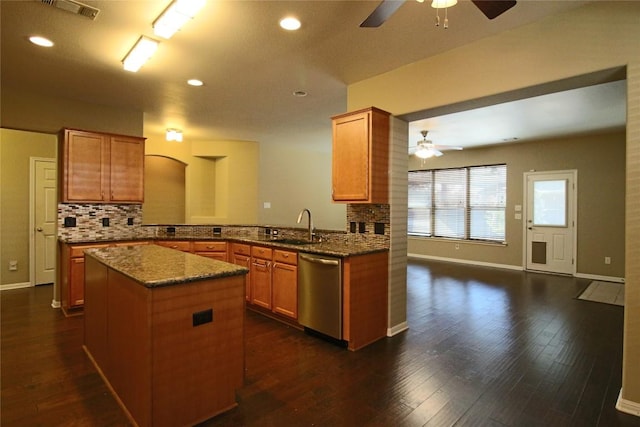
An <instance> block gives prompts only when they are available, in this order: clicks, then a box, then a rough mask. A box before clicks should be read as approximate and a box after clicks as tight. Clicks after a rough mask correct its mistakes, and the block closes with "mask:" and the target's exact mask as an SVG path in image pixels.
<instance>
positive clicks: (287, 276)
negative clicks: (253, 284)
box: [273, 262, 298, 319]
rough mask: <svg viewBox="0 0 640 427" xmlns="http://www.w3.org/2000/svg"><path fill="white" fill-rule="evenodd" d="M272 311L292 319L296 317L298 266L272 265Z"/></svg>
mask: <svg viewBox="0 0 640 427" xmlns="http://www.w3.org/2000/svg"><path fill="white" fill-rule="evenodd" d="M273 311H274V312H275V313H278V314H282V315H284V316H288V317H291V318H293V319H297V318H298V267H296V266H295V265H290V264H283V263H280V262H278V263H275V264H274V265H273Z"/></svg>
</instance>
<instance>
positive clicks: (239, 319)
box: [84, 245, 247, 426]
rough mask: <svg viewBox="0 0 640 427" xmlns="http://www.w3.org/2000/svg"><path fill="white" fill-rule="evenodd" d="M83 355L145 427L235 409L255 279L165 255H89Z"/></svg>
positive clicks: (124, 249) (130, 249)
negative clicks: (249, 285) (247, 302)
mask: <svg viewBox="0 0 640 427" xmlns="http://www.w3.org/2000/svg"><path fill="white" fill-rule="evenodd" d="M86 255H87V256H86V266H85V292H86V296H85V307H84V310H85V311H84V316H85V332H84V333H85V338H84V348H85V351H86V352H87V354H88V355H89V357H90V358H91V360H92V361H93V363H94V364H95V366H96V367H97V368H98V370H99V372H100V374H101V375H102V377H103V378H104V380H105V381H106V382H107V385H108V386H109V387H110V389H111V390H112V392H113V393H114V394H115V396H116V397H117V400H118V401H119V403H120V404H121V406H122V407H123V408H124V409H125V411H126V412H127V414H128V415H129V417H130V418H131V419H132V421H134V422H135V424H136V425H139V426H177V425H194V424H197V423H199V422H202V421H204V420H206V419H209V418H211V417H213V416H215V415H217V414H219V413H221V412H224V411H226V410H228V409H231V408H233V407H234V406H236V401H235V392H236V390H237V389H239V388H240V387H242V385H243V371H244V343H243V340H244V298H245V296H244V290H245V275H246V273H247V269H246V268H244V267H241V266H237V265H234V264H229V263H225V262H221V261H216V260H212V259H208V258H205V257H200V256H197V255H193V254H188V253H183V252H180V251H176V250H173V249H167V248H163V247H160V246H157V245H138V246H121V247H105V248H99V249H91V250H88V251H86Z"/></svg>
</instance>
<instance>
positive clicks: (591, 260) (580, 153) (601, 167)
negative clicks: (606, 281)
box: [408, 132, 625, 278]
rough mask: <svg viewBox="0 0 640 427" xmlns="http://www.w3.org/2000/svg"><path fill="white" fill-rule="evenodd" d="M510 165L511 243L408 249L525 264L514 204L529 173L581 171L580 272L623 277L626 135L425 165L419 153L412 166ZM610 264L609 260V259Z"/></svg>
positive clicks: (538, 144)
mask: <svg viewBox="0 0 640 427" xmlns="http://www.w3.org/2000/svg"><path fill="white" fill-rule="evenodd" d="M497 163H505V164H506V165H507V210H506V213H507V214H506V242H507V246H502V245H487V244H479V243H467V242H458V241H456V242H455V243H457V244H458V247H459V249H455V245H454V242H452V241H447V240H443V239H428V238H418V237H414V238H409V245H408V252H409V254H415V255H427V256H434V257H444V258H452V259H462V260H467V261H477V262H482V263H489V264H498V265H505V266H514V267H522V265H523V249H524V246H523V223H522V220H516V219H515V215H514V212H515V206H516V205H521V206H524V205H526V203H525V202H526V201H525V200H524V199H523V197H524V195H523V193H524V183H523V176H524V173H525V172H529V171H532V170H535V171H538V172H540V171H552V170H573V169H575V170H577V171H578V180H577V184H578V206H577V213H578V217H577V219H578V221H577V240H578V246H577V272H578V273H581V274H590V275H600V276H608V277H611V278H622V277H624V264H625V263H624V208H625V205H624V190H625V133H624V132H617V133H607V134H599V135H590V136H582V137H572V138H562V139H555V140H544V141H535V142H528V143H519V144H509V145H502V146H494V147H487V148H480V149H472V150H465V151H461V152H448V153H446V155H444V156H442V157H439V158H436V159H430V160H428V161H426V162H425V165H424V166H423V165H422V162H421V161H420V160H418V159H416V158H415V157H412V158H410V160H409V169H410V170H420V169H441V168H450V167H464V166H474V165H490V164H497ZM605 256H608V257H611V260H612V262H611V264H610V265H605V264H604V257H605Z"/></svg>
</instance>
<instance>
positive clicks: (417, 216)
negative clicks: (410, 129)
mask: <svg viewBox="0 0 640 427" xmlns="http://www.w3.org/2000/svg"><path fill="white" fill-rule="evenodd" d="M506 202H507V165H492V166H474V167H466V168H457V169H440V170H422V171H411V172H409V211H408V214H409V215H408V216H409V223H408V232H409V234H412V235H419V236H429V237H446V238H453V239H467V240H488V241H499V242H502V241H504V240H505V211H506Z"/></svg>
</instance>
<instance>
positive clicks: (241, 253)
mask: <svg viewBox="0 0 640 427" xmlns="http://www.w3.org/2000/svg"><path fill="white" fill-rule="evenodd" d="M230 256H231V259H230V262H231V263H232V264H235V265H241V266H243V267H246V268H248V269H249V273H248V274H247V276H246V281H245V299H246V300H247V302H251V246H249V245H245V244H244V243H235V242H234V243H231V250H230Z"/></svg>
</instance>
